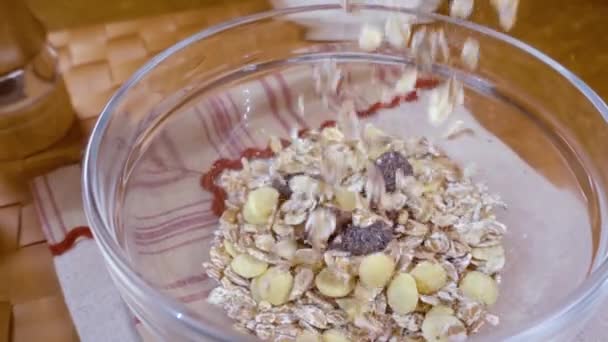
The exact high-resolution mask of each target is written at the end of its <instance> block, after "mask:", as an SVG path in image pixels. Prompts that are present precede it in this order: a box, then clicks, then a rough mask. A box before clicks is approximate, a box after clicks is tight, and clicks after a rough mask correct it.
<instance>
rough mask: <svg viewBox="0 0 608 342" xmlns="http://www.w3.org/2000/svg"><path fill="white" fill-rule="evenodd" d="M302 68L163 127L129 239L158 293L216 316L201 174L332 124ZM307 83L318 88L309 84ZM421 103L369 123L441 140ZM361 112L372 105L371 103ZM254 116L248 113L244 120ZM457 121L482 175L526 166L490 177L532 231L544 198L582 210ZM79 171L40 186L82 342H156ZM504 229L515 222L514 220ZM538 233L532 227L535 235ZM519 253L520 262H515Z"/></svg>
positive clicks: (469, 118) (135, 194) (41, 208)
mask: <svg viewBox="0 0 608 342" xmlns="http://www.w3.org/2000/svg"><path fill="white" fill-rule="evenodd" d="M294 70H295V71H293V72H291V71H290V72H289V73H287V72H284V73H281V74H272V75H268V76H266V77H264V78H261V79H258V80H256V81H252V82H250V83H247V84H244V85H241V86H239V87H237V88H234V89H231V90H230V91H228V92H224V93H220V94H214V95H212V96H209V97H206V98H205V99H203V100H202V101H200V102H198V103H196V104H194V105H193V106H192V107H191V108H190V109H189V110H190V111H191V112H189V113H185V114H186V115H183V114H182V115H179V116H178V118H179V119H176V120H175V121H173V122H169V123H166V124H165V125H166V128H165V129H164V131H163V133H161V134H159V135H158V136H157V137H156V138H155V139H154V140H153V142H152V144H151V145H150V146H149V148H148V150H147V151H146V153H145V155H144V157H142V160H141V162H139V164H140V165H139V166H138V167H137V168H136V170H134V171H133V173H132V175H131V177H132V178H134V181H133V182H131V184H130V187H129V191H128V196H127V200H125V202H124V208H123V210H124V211H125V213H126V214H125V215H124V220H123V229H126V230H127V232H126V234H129V238H128V239H126V241H127V242H126V243H127V244H128V245H129V246H128V247H129V250H130V253H132V254H133V256H134V257H135V258H136V259H137V263H138V267H139V269H138V271H140V272H141V273H142V274H144V275H145V278H146V279H147V280H149V281H150V282H151V283H153V284H155V285H156V287H158V288H159V289H160V290H162V291H163V292H165V293H167V294H168V295H170V296H172V297H173V298H176V299H178V300H180V301H181V302H183V303H184V304H185V305H187V306H188V307H190V308H191V309H193V310H195V311H200V312H204V311H205V310H207V309H208V307H207V305H208V304H207V303H206V301H205V300H204V299H205V298H206V296H207V294H208V292H209V290H210V289H211V288H212V287H213V286H214V284H213V282H212V281H210V280H209V279H208V278H207V276H206V275H205V274H204V272H203V270H202V267H201V261H202V260H205V259H207V258H208V255H206V254H207V253H206V252H205V248H204V246H205V244H207V243H209V242H210V239H211V236H212V232H213V228H214V227H215V224H216V222H217V218H216V217H215V216H214V215H213V212H212V206H211V204H212V195H211V194H210V193H208V192H205V191H203V190H202V189H201V187H200V177H201V174H202V172H203V171H204V170H207V169H208V168H209V167H210V165H211V163H212V162H213V161H215V160H217V159H218V158H229V159H235V158H238V156H239V155H240V153H241V151H243V150H244V149H245V148H248V147H254V146H255V147H262V146H264V145H265V144H266V141H267V139H268V135H269V132H273V133H274V134H277V133H280V134H281V135H283V136H285V137H287V136H289V135H290V134H292V133H293V131H294V129H295V130H297V129H301V128H306V127H317V126H319V125H320V124H321V123H322V122H323V121H325V120H327V119H331V118H332V115H333V114H332V113H329V112H328V111H327V110H323V109H322V108H324V107H323V106H321V105H320V104H317V106H316V107H314V106H315V104H314V103H313V102H314V98H313V97H309V98H306V99H305V100H304V101H303V102H304V103H305V104H306V106H313V107H312V108H310V107H307V108H306V109H305V111H304V112H306V113H307V114H306V115H302V110H301V108H300V104H299V102H301V101H299V96H301V95H304V96H312V95H311V89H308V88H301V87H300V86H299V84H300V83H298V81H297V79H298V77H309V76H304V75H308V74H306V73H307V72H309V71H305V72H303V70H302V69H299V70H298V69H297V68H295V69H294ZM375 72H379V74H378V77H377V79H378V80H379V81H380V82H383V80H386V79H387V78H392V77H394V76H395V75H396V74H398V72H396V71H395V70H392V69H381V70H375ZM304 83H306V84H308V86H310V85H309V82H304ZM374 88H380V87H373V86H372V87H371V88H366V89H365V91H366V92H367V94H368V95H369V99H367V100H366V101H370V102H369V103H371V101H373V99H374V98H375V99H378V98H379V97H380V96H381V94H380V93H378V92H377V91H376V92H374V90H377V89H374ZM370 94H371V95H370ZM420 96H421V98H420V101H415V102H412V103H411V104H409V105H407V106H402V107H399V108H397V109H395V110H386V111H384V112H383V114H382V116H381V118H378V117H370V118H368V120H371V121H375V122H376V123H378V124H379V125H380V126H381V127H382V128H383V129H385V130H387V131H388V132H389V133H391V134H403V133H404V128H403V127H409V128H408V129H405V130H406V131H408V133H411V134H416V135H425V136H431V135H432V134H433V133H432V132H431V131H429V130H426V128H425V127H423V125H420V124H419V123H420V122H421V121H420V120H421V119H420V117H421V116H422V117H424V115H425V114H424V113H425V110H424V101H425V97H424V95H423V93H422V92H421V93H420ZM364 102H365V101H364ZM369 103H367V105H368V104H369ZM360 105H361V106H362V107H363V108H364V107H365V105H366V103H363V104H360ZM259 113H264V114H263V115H260V116H262V117H264V119H263V120H258V119H256V114H259ZM248 115H249V116H250V117H248V118H247V120H243V117H246V116H248ZM454 115H455V116H456V118H458V119H462V120H464V121H465V122H467V124H468V125H469V128H471V129H473V130H474V132H475V134H476V136H477V137H476V138H475V139H473V138H471V137H468V136H465V137H464V138H462V139H459V140H457V141H453V142H450V144H447V145H445V146H443V147H445V150H446V152H447V153H449V154H450V155H451V156H452V157H453V158H455V159H456V160H459V161H460V162H463V163H465V162H470V161H472V160H467V158H471V159H473V160H477V161H483V163H484V164H483V165H482V167H481V168H480V172H482V173H483V172H484V169H487V170H508V169H517V170H522V171H520V172H507V173H508V174H510V175H513V176H512V177H511V178H510V179H508V180H505V179H504V177H503V176H502V175H501V174H500V173H496V172H494V173H492V172H485V173H484V174H483V178H484V179H486V180H487V182H488V183H489V185H490V187H491V188H493V189H499V191H500V192H501V194H502V196H503V198H504V199H505V200H506V202H507V203H509V204H511V207H510V212H511V213H515V215H514V216H515V217H516V216H519V217H521V215H528V216H529V218H530V220H531V225H534V222H535V221H533V220H535V219H540V218H535V217H534V215H531V213H533V212H534V210H535V209H534V207H535V205H536V204H537V203H540V202H541V201H542V200H546V199H554V200H555V201H556V202H559V203H561V204H563V203H569V204H568V206H569V207H571V206H576V205H579V203H578V201H577V200H575V199H571V197H572V196H573V195H572V194H570V193H569V192H567V191H557V190H556V188H555V187H554V186H553V185H551V184H550V183H549V182H548V181H547V180H546V179H545V178H544V177H542V175H538V176H536V171H535V170H534V169H533V168H531V167H530V166H529V165H527V164H526V163H525V162H524V161H522V160H521V159H519V158H518V157H517V155H516V154H515V153H514V152H513V151H510V150H509V149H508V148H505V149H496V150H494V149H492V150H489V149H484V148H483V147H480V146H479V143H478V141H480V139H481V140H484V141H485V140H486V139H493V136H492V134H491V133H490V132H488V131H487V130H485V129H484V128H483V127H482V126H481V125H479V124H478V123H476V121H475V120H474V117H473V115H472V114H471V113H470V112H468V111H466V110H464V108H459V109H458V110H457V113H455V114H454ZM243 122H246V124H243ZM496 144H500V142H496ZM463 151H466V153H464V152H463ZM523 170H525V172H524V171H523ZM80 172H81V170H80V167H79V166H78V165H74V166H69V167H66V168H62V169H59V170H56V171H54V172H51V173H49V174H47V175H44V176H42V177H38V178H36V179H35V180H34V181H33V183H32V193H33V196H34V199H35V203H36V208H37V210H38V215H39V217H40V220H41V222H42V226H43V230H44V232H45V234H46V235H47V238H48V241H49V243H50V244H51V246H52V247H51V248H52V251H53V252H54V253H55V254H57V255H58V256H57V257H56V258H55V266H56V269H57V274H58V277H59V280H60V283H61V286H62V288H63V291H64V295H65V299H66V302H67V304H68V307H69V309H70V312H71V314H72V317H73V319H74V323H75V325H76V328H77V330H78V333H79V335H80V337H81V339H82V340H84V341H107V340H117V341H127V342H130V341H137V340H139V339H141V337H140V336H143V339H144V340H149V337H148V335H147V332H146V331H145V328H144V327H142V325H141V324H139V323H138V322H137V321H136V320H135V319H134V318H133V316H132V315H131V314H130V313H129V311H128V310H127V309H126V308H125V306H124V304H123V302H122V301H121V299H120V297H119V294H118V293H117V290H116V289H115V288H114V286H113V284H112V281H111V279H110V277H109V275H108V273H107V272H104V270H105V266H104V263H103V260H102V257H101V255H100V252H99V250H98V248H97V246H96V245H95V244H94V242H93V241H92V240H90V237H91V235H90V233H89V231H88V230H87V229H86V228H84V227H86V225H87V222H86V219H85V217H84V213H83V208H82V202H81V191H82V190H81V186H80ZM505 172H506V171H505ZM520 174H521V176H519V175H520ZM524 174H526V176H524ZM531 174H533V175H535V176H534V177H536V178H534V177H531V176H530V175H531ZM506 181H508V184H507V183H505V182H506ZM519 183H521V184H520V185H521V187H533V188H535V189H537V190H536V192H535V193H531V194H530V198H529V202H528V203H518V201H517V200H518V199H520V198H521V197H520V196H519V195H518V193H517V191H518V190H517V188H518V187H513V186H512V184H519ZM167 194H175V196H167ZM539 210H540V209H539ZM581 219H584V218H577V217H572V215H568V214H567V211H563V212H561V211H556V213H555V214H554V216H552V217H543V218H542V220H544V221H547V222H543V224H545V223H546V224H553V223H554V226H559V225H563V224H562V223H563V222H566V221H573V222H572V224H573V225H575V224H576V222H580V220H581ZM549 221H551V222H549ZM506 222H507V223H508V224H509V223H513V222H509V221H508V219H507V221H506ZM534 233H535V232H534V231H533V230H531V231H530V234H529V235H530V239H533V238H534V237H533V234H534ZM70 246H71V247H72V248H71V249H68V247H70ZM512 257H513V258H514V260H513V261H514V263H517V260H516V258H517V256H516V255H513V256H512ZM159 265H163V266H162V267H159ZM512 276H513V277H512V279H513V281H515V282H521V283H523V284H525V282H526V279H525V278H521V279H519V277H520V276H519V275H518V274H517V273H514V274H513V275H512ZM566 276H567V275H566ZM514 297H515V296H514ZM516 304H517V303H512V305H516ZM509 305H511V304H509ZM602 322H603V323H602ZM602 322H599V323H595V324H596V326H601V327H602V328H603V331H606V329H605V328H606V322H604V321H602ZM601 331H602V330H600V332H601ZM108 334H112V336H108ZM593 336H594V333H591V334H590V333H589V330H585V331H584V333H583V335H581V336H579V338H578V341H594V339H593ZM598 336H599V335H598Z"/></svg>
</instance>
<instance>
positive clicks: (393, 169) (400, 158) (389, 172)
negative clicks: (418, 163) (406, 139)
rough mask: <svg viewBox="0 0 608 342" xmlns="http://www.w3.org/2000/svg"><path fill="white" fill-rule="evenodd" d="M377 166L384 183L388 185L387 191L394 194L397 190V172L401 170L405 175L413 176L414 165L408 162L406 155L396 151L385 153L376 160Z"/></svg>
mask: <svg viewBox="0 0 608 342" xmlns="http://www.w3.org/2000/svg"><path fill="white" fill-rule="evenodd" d="M376 166H378V169H380V172H382V177H383V178H384V183H385V184H386V191H387V192H393V191H395V189H397V184H396V174H397V170H401V171H402V172H403V174H404V175H406V176H410V175H412V174H413V172H414V171H413V169H412V165H410V163H409V162H408V161H407V158H405V156H404V155H402V154H401V153H399V152H395V151H388V152H385V153H383V154H382V155H381V156H380V157H378V159H376Z"/></svg>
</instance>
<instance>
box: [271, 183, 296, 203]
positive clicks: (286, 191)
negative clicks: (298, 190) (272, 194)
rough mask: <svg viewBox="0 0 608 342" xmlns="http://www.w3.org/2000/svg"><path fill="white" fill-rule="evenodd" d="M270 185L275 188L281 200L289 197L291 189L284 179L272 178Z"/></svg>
mask: <svg viewBox="0 0 608 342" xmlns="http://www.w3.org/2000/svg"><path fill="white" fill-rule="evenodd" d="M272 187H273V188H275V189H277V191H278V192H279V198H280V199H282V200H287V199H289V197H291V193H292V191H291V189H290V188H289V183H288V182H287V181H286V180H285V179H281V178H276V179H273V180H272Z"/></svg>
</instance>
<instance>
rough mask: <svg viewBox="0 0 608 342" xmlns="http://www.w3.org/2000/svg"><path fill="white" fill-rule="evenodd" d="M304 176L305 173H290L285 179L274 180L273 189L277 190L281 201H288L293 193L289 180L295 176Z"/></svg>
mask: <svg viewBox="0 0 608 342" xmlns="http://www.w3.org/2000/svg"><path fill="white" fill-rule="evenodd" d="M303 174H304V173H303V172H296V173H290V174H287V175H285V176H284V177H283V178H275V179H273V180H272V187H273V188H275V189H277V191H278V192H279V196H280V197H279V198H280V199H282V200H288V199H289V198H290V197H291V194H292V191H291V188H290V187H289V180H290V179H292V178H293V177H295V176H300V175H303Z"/></svg>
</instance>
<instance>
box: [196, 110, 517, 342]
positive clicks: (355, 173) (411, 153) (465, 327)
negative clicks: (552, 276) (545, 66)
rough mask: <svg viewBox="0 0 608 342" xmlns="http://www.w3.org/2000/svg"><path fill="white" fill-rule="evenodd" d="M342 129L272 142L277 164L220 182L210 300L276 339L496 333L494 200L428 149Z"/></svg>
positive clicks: (227, 174)
mask: <svg viewBox="0 0 608 342" xmlns="http://www.w3.org/2000/svg"><path fill="white" fill-rule="evenodd" d="M351 117H352V116H351ZM345 131H349V130H346V129H344V130H341V129H340V128H339V127H326V128H324V129H322V130H313V131H310V132H308V133H306V134H304V135H303V136H301V137H297V138H294V139H293V140H292V141H290V142H289V143H288V144H286V143H281V142H280V141H279V140H278V139H274V138H273V139H271V141H270V146H271V148H272V150H273V152H274V156H273V157H271V158H259V159H250V160H242V164H243V168H242V169H241V170H226V171H224V172H223V173H222V174H221V176H220V177H219V179H218V180H217V182H218V185H219V186H221V187H222V188H223V189H224V190H225V192H226V194H227V198H226V201H225V204H226V209H225V211H224V213H223V215H222V217H221V219H220V227H219V229H218V230H217V232H216V239H215V240H214V243H213V247H212V248H211V252H210V255H211V260H210V262H208V263H205V265H204V266H205V268H206V270H207V273H208V274H209V276H211V277H212V278H214V279H216V280H217V281H218V282H219V284H220V285H219V286H218V287H216V288H215V289H214V290H213V291H212V292H211V294H210V296H209V301H210V302H211V303H213V304H217V305H220V306H222V307H223V308H224V309H225V310H226V312H227V314H228V316H230V317H231V318H232V319H235V320H236V321H237V322H238V323H237V325H238V326H239V327H241V328H243V329H245V330H248V331H251V332H253V333H255V334H256V335H257V336H258V337H260V338H261V339H264V340H273V341H293V340H295V341H320V340H321V336H322V337H323V341H329V342H331V341H405V340H407V339H408V338H409V339H410V340H412V339H413V340H417V339H421V338H424V339H425V340H426V341H448V340H449V341H456V340H462V339H464V338H466V336H468V335H470V334H473V333H475V332H476V331H478V330H479V328H481V326H483V325H484V324H485V323H486V322H488V323H490V324H498V318H497V317H496V316H494V315H492V314H490V313H489V311H488V308H489V307H490V306H491V305H492V304H494V303H495V302H496V299H497V297H498V283H499V281H500V271H501V269H502V268H503V265H504V263H505V257H504V251H503V247H502V245H501V240H502V237H503V234H504V233H505V231H506V227H505V226H504V225H503V224H502V223H500V222H498V221H497V220H496V217H495V215H494V209H495V208H496V207H500V206H502V205H503V204H502V203H501V201H500V200H499V198H498V197H497V196H493V195H490V194H488V192H487V189H486V188H485V186H483V185H481V184H475V183H473V182H472V181H471V179H470V178H469V177H468V176H467V175H465V174H463V172H462V170H460V169H459V168H458V166H457V165H456V164H455V163H454V162H453V161H451V160H450V159H449V158H448V157H446V156H445V155H444V154H442V153H441V152H440V151H438V150H437V149H436V148H435V147H434V146H433V145H432V144H430V143H429V142H428V141H427V140H425V139H424V138H411V139H405V140H401V139H396V138H393V137H390V136H388V135H386V134H384V133H383V132H382V131H380V130H379V129H377V128H376V127H374V126H372V125H369V124H368V125H366V126H365V128H364V129H362V130H361V132H359V133H358V134H357V133H356V131H355V133H354V134H345ZM351 133H352V130H351Z"/></svg>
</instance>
